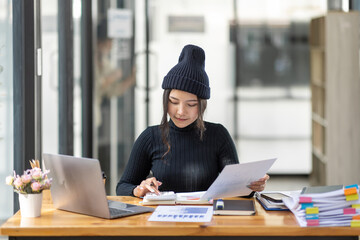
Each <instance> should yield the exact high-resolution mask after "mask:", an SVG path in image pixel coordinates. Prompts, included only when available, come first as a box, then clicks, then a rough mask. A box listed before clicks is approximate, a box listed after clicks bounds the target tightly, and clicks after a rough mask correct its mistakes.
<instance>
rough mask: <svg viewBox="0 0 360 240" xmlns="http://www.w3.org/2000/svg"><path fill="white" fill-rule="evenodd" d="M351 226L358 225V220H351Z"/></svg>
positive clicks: (359, 222) (359, 225) (359, 223)
mask: <svg viewBox="0 0 360 240" xmlns="http://www.w3.org/2000/svg"><path fill="white" fill-rule="evenodd" d="M350 226H351V227H360V221H359V220H352V221H351V223H350Z"/></svg>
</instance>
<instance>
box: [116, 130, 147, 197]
mask: <svg viewBox="0 0 360 240" xmlns="http://www.w3.org/2000/svg"><path fill="white" fill-rule="evenodd" d="M151 140H152V131H151V128H147V129H146V130H144V132H142V133H141V134H140V136H139V137H138V138H137V140H136V141H135V143H134V146H133V148H132V150H131V154H130V158H129V161H128V163H127V165H126V168H125V171H124V173H123V175H122V177H121V179H120V181H119V182H118V184H117V186H116V194H117V195H120V196H133V190H134V188H135V187H136V186H137V185H139V184H140V183H141V181H143V180H145V178H146V177H147V176H148V174H149V172H150V169H151Z"/></svg>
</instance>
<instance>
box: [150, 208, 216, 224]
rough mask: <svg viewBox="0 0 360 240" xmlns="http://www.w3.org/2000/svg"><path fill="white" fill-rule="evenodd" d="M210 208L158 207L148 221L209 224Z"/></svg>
mask: <svg viewBox="0 0 360 240" xmlns="http://www.w3.org/2000/svg"><path fill="white" fill-rule="evenodd" d="M212 215H213V207H212V206H159V207H157V208H156V209H155V211H154V212H153V213H152V214H151V216H150V218H149V219H148V221H155V222H210V221H211V218H212Z"/></svg>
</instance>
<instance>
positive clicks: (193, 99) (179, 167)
mask: <svg viewBox="0 0 360 240" xmlns="http://www.w3.org/2000/svg"><path fill="white" fill-rule="evenodd" d="M162 88H163V89H164V94H163V109H164V113H163V117H162V120H161V124H160V125H157V126H151V127H148V128H147V129H146V130H145V131H144V132H142V134H141V135H140V136H139V137H138V139H137V140H136V141H135V144H134V146H133V149H132V152H131V155H130V159H129V162H128V164H127V166H126V169H125V172H124V174H123V175H122V178H121V180H120V181H119V183H118V185H117V187H116V193H117V195H130V196H136V197H143V196H144V195H145V194H146V193H148V192H156V193H159V191H174V192H194V191H206V190H207V189H208V188H209V186H210V185H211V184H212V183H213V181H214V180H215V179H216V177H217V176H218V174H219V173H220V172H221V170H222V169H223V168H224V166H225V165H228V164H236V163H239V160H238V156H237V152H236V148H235V145H234V142H233V141H232V139H231V136H230V134H229V132H228V131H227V130H226V129H225V128H224V127H223V126H222V125H221V124H216V123H210V122H205V121H203V115H204V111H205V109H206V104H207V99H209V98H210V87H209V79H208V76H207V74H206V72H205V53H204V51H203V49H201V48H200V47H197V46H194V45H186V46H185V47H184V48H183V50H182V52H181V54H180V57H179V62H178V63H177V64H176V65H175V66H174V67H173V68H172V69H171V70H170V71H169V73H168V74H167V75H166V76H165V77H164V80H163V83H162ZM168 115H169V117H170V120H169V121H168V118H167V116H168ZM149 173H151V174H152V176H149ZM268 179H269V176H268V175H265V176H264V177H263V178H261V179H259V180H258V181H255V182H253V183H251V185H250V186H249V188H250V189H252V190H253V191H262V190H264V188H265V184H266V181H267V180H268Z"/></svg>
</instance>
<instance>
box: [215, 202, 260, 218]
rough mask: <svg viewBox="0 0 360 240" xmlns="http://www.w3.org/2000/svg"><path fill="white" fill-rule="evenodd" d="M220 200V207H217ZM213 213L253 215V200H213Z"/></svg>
mask: <svg viewBox="0 0 360 240" xmlns="http://www.w3.org/2000/svg"><path fill="white" fill-rule="evenodd" d="M219 201H221V203H222V204H221V206H222V207H221V208H219V207H218V202H219ZM213 211H214V212H213V213H214V215H240V216H247V215H254V214H255V212H256V210H255V206H254V201H253V200H252V199H251V200H243V199H239V200H214V204H213Z"/></svg>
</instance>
